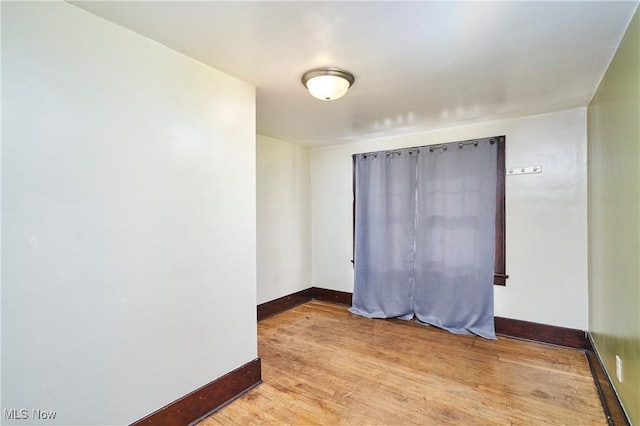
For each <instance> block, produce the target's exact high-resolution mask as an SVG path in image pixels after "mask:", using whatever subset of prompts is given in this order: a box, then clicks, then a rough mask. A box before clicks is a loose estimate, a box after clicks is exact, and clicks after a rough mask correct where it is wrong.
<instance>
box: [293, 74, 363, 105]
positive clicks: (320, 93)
mask: <svg viewBox="0 0 640 426" xmlns="http://www.w3.org/2000/svg"><path fill="white" fill-rule="evenodd" d="M354 81H355V78H354V77H353V74H351V73H350V72H348V71H345V70H341V69H340V68H316V69H312V70H311V71H307V72H306V73H304V75H303V76H302V84H304V87H306V88H307V90H308V91H309V93H311V96H313V97H314V98H318V99H320V100H322V101H333V100H335V99H338V98H341V97H343V96H344V94H345V93H347V90H349V87H351V85H352V84H353V82H354Z"/></svg>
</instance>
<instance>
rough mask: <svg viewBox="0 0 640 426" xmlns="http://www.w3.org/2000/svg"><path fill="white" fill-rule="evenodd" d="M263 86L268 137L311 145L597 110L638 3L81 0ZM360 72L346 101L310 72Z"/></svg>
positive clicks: (260, 112) (261, 121) (261, 120)
mask: <svg viewBox="0 0 640 426" xmlns="http://www.w3.org/2000/svg"><path fill="white" fill-rule="evenodd" d="M72 3H73V4H75V5H77V6H79V7H81V8H83V9H86V10H88V11H90V12H92V13H94V14H96V15H98V16H101V17H103V18H105V19H107V20H109V21H112V22H114V23H117V24H119V25H122V26H124V27H126V28H129V29H131V30H133V31H136V32H137V33H139V34H142V35H144V36H146V37H149V38H151V39H153V40H156V41H158V42H160V43H162V44H164V45H166V46H168V47H170V48H172V49H175V50H177V51H179V52H182V53H184V54H186V55H188V56H190V57H192V58H195V59H197V60H199V61H201V62H203V63H205V64H209V65H211V66H212V67H214V68H216V69H218V70H220V71H223V72H225V73H227V74H229V75H232V76H234V77H236V78H238V79H240V80H243V81H246V82H248V83H250V84H252V85H254V86H256V88H257V91H256V92H257V131H258V133H261V134H263V135H267V136H271V137H274V138H278V139H282V140H285V141H289V142H295V143H299V144H303V145H307V146H322V145H333V144H339V143H347V142H352V141H356V140H363V139H368V138H375V137H381V136H387V135H390V134H398V133H409V132H416V131H420V130H426V129H433V128H439V127H448V126H453V125H460V124H466V123H471V122H477V121H484V120H491V119H498V118H508V117H518V116H524V115H530V114H538V113H543V112H551V111H558V110H563V109H569V108H576V107H584V106H586V105H587V104H588V102H589V100H590V99H591V96H592V94H593V92H594V91H595V89H596V87H597V85H598V83H599V81H600V78H601V77H602V75H603V74H604V71H605V69H606V67H607V66H608V64H609V62H610V60H611V58H612V56H613V54H614V52H615V49H616V47H617V46H618V44H619V42H620V39H621V38H622V35H623V34H624V31H625V29H626V27H627V24H628V23H629V21H630V19H631V17H632V15H633V12H634V10H635V8H636V7H637V5H638V3H637V2H636V1H633V2H611V1H604V2H600V1H591V2H583V1H571V2H430V1H418V2H373V1H359V2H341V1H334V2H321V1H287V2H271V1H257V2H239V1H236V2H217V1H195V2H193V1H137V2H131V1H106V2H102V1H74V2H72ZM319 66H336V67H340V68H344V69H347V70H349V71H351V72H352V73H353V74H354V75H355V77H356V81H355V83H354V85H353V87H352V88H351V89H350V91H349V93H347V95H345V97H343V98H341V99H339V100H336V101H332V102H324V101H320V100H317V99H315V98H313V97H311V96H310V95H309V94H308V93H307V92H306V91H305V89H304V87H303V86H302V84H301V82H300V78H301V76H302V74H303V73H304V72H305V71H307V70H309V69H311V68H316V67H319Z"/></svg>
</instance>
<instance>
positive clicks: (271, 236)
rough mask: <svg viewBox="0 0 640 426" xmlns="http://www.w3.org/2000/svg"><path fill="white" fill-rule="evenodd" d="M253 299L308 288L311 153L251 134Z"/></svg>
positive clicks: (309, 279) (304, 149) (268, 297)
mask: <svg viewBox="0 0 640 426" xmlns="http://www.w3.org/2000/svg"><path fill="white" fill-rule="evenodd" d="M256 154H257V170H256V173H257V187H256V190H257V233H258V235H257V236H258V255H257V260H258V267H257V268H258V284H257V294H258V296H257V297H258V303H263V302H268V301H270V300H273V299H277V298H278V297H281V296H285V295H288V294H291V293H295V292H296V291H299V290H303V289H305V288H309V287H310V286H311V154H310V150H309V149H308V148H305V147H302V146H299V145H295V144H291V143H288V142H284V141H281V140H278V139H273V138H270V137H267V136H262V135H258V137H257V153H256Z"/></svg>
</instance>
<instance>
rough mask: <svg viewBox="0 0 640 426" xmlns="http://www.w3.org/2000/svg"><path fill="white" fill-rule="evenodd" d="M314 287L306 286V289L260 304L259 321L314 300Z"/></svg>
mask: <svg viewBox="0 0 640 426" xmlns="http://www.w3.org/2000/svg"><path fill="white" fill-rule="evenodd" d="M313 288H314V287H311V288H306V289H304V290H300V291H297V292H295V293H292V294H289V295H287V296H282V297H279V298H277V299H274V300H271V301H270V302H265V303H261V304H259V305H258V321H262V320H263V319H265V318H267V317H270V316H271V315H275V314H279V313H280V312H284V311H286V310H288V309H291V308H293V307H294V306H298V305H301V304H303V303H307V302H309V301H311V300H313Z"/></svg>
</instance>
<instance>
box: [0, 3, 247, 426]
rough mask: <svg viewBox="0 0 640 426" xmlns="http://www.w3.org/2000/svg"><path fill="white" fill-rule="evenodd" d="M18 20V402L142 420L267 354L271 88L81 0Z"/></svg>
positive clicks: (11, 10) (9, 291)
mask: <svg viewBox="0 0 640 426" xmlns="http://www.w3.org/2000/svg"><path fill="white" fill-rule="evenodd" d="M2 36H3V40H2V66H3V69H2V77H3V79H2V104H3V109H2V113H3V114H2V150H3V151H2V197H3V199H2V225H3V228H2V245H3V251H2V254H3V257H2V266H3V269H2V409H3V410H4V409H11V408H17V409H23V408H24V409H28V410H29V411H30V410H31V409H43V410H55V411H57V416H56V420H55V423H56V424H82V425H89V424H100V425H104V424H128V423H131V422H133V421H135V420H137V419H139V418H141V417H142V416H144V415H147V414H149V413H151V412H153V411H155V410H156V409H159V408H161V407H162V406H164V405H165V404H167V403H169V402H172V401H173V400H175V399H176V398H178V397H181V396H183V395H185V394H186V393H188V392H190V391H192V390H194V389H196V388H198V387H200V386H202V385H204V384H206V383H208V382H210V381H211V380H214V379H216V378H218V377H219V376H221V375H223V374H225V373H227V372H229V371H230V370H232V369H234V368H236V367H238V366H240V365H242V364H245V363H247V362H249V361H250V360H252V359H254V358H255V357H256V356H257V349H256V316H255V306H256V289H255V283H256V268H255V264H256V258H255V253H256V242H255V235H256V227H255V219H256V216H255V211H256V210H255V208H256V206H255V199H256V192H255V185H256V184H255V182H256V177H255V161H256V158H255V89H254V88H253V87H252V86H250V85H247V84H245V83H242V82H240V81H238V80H235V79H233V78H231V77H229V76H227V75H224V74H222V73H220V72H218V71H216V70H214V69H211V68H209V67H207V66H205V65H203V64H201V63H198V62H196V61H194V60H191V59H189V58H187V57H185V56H183V55H181V54H179V53H177V52H175V51H172V50H169V49H167V48H165V47H163V46H161V45H159V44H157V43H155V42H153V41H151V40H148V39H146V38H143V37H141V36H139V35H137V34H135V33H133V32H131V31H128V30H125V29H123V28H121V27H118V26H116V25H114V24H111V23H109V22H107V21H104V20H102V19H100V18H97V17H95V16H94V15H91V14H89V13H87V12H85V11H83V10H81V9H78V8H76V7H75V6H72V5H70V4H68V3H64V2H54V3H52V2H37V3H36V2H3V4H2ZM32 422H33V420H31V421H27V422H25V421H24V420H21V421H16V422H15V424H30V423H32ZM6 424H11V422H9V421H7V422H6Z"/></svg>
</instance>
